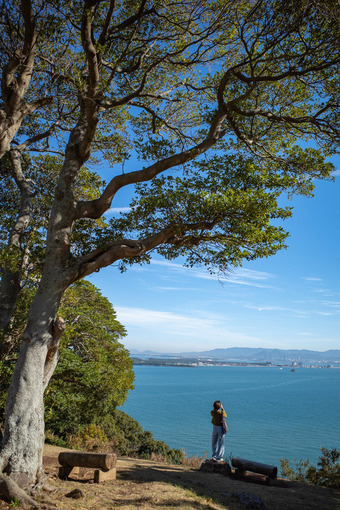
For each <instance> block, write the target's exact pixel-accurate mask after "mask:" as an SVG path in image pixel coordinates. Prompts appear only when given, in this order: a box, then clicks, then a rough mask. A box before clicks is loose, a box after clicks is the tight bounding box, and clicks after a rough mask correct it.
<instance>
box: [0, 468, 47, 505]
mask: <svg viewBox="0 0 340 510" xmlns="http://www.w3.org/2000/svg"><path fill="white" fill-rule="evenodd" d="M0 497H2V498H3V499H4V500H5V501H7V502H8V503H10V502H11V501H17V502H18V503H19V504H20V505H21V507H22V508H36V509H41V510H52V509H53V510H55V509H56V506H55V505H54V504H53V503H50V502H42V503H37V502H36V501H35V500H34V499H33V498H32V497H31V496H29V495H28V494H27V493H26V492H25V491H24V490H23V489H21V488H20V487H19V485H18V484H17V483H16V482H15V481H14V480H12V479H11V478H9V476H7V475H4V474H1V473H0ZM44 499H45V498H44ZM46 499H47V498H46ZM46 499H45V501H46Z"/></svg>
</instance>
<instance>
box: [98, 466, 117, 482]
mask: <svg viewBox="0 0 340 510" xmlns="http://www.w3.org/2000/svg"><path fill="white" fill-rule="evenodd" d="M116 475H117V470H116V468H112V469H109V470H108V471H102V470H101V469H95V471H94V481H95V483H100V482H105V481H106V480H115V479H116Z"/></svg>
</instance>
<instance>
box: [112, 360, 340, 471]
mask: <svg viewBox="0 0 340 510" xmlns="http://www.w3.org/2000/svg"><path fill="white" fill-rule="evenodd" d="M134 371H135V389H134V390H132V391H131V392H130V394H129V397H128V399H127V401H126V403H125V404H124V406H123V407H122V410H123V411H125V412H126V413H128V414H129V415H130V416H132V417H133V418H134V419H136V420H137V421H138V422H139V423H140V424H141V426H142V427H143V428H144V429H145V430H150V431H151V432H152V433H153V435H154V437H155V439H159V440H163V441H165V442H166V443H167V444H168V445H169V446H170V447H171V448H179V449H182V448H184V449H185V451H186V453H187V455H188V456H192V455H198V456H203V455H204V453H205V452H207V453H208V456H211V450H210V448H211V427H212V426H211V423H210V420H211V417H210V410H211V409H212V403H213V401H214V400H221V402H222V403H223V405H224V408H225V409H226V411H227V414H228V418H227V421H228V426H229V432H228V434H227V436H226V456H227V457H228V456H229V454H232V455H233V456H234V457H244V458H248V459H250V460H254V461H257V462H265V463H268V464H275V465H277V466H278V467H279V466H280V463H279V458H280V457H282V458H287V459H289V460H290V461H293V459H296V460H300V459H307V458H308V459H310V461H311V462H312V463H313V464H316V462H317V460H318V458H319V456H320V448H321V447H322V446H324V447H326V448H335V447H336V448H338V449H340V370H338V369H317V368H315V369H314V368H301V369H300V368H299V369H297V370H296V372H291V371H290V369H289V368H283V369H280V368H272V367H268V368H257V367H256V368H255V367H195V368H184V367H153V366H151V367H150V366H135V367H134Z"/></svg>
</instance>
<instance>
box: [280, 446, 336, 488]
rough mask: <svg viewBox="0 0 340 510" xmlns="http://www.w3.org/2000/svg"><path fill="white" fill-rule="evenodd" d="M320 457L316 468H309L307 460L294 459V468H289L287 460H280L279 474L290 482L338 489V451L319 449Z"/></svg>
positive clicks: (334, 449)
mask: <svg viewBox="0 0 340 510" xmlns="http://www.w3.org/2000/svg"><path fill="white" fill-rule="evenodd" d="M321 453H322V455H321V456H320V459H319V461H318V463H317V466H319V467H316V466H311V465H310V463H309V460H305V461H303V460H300V461H298V462H297V461H296V460H295V459H294V464H295V467H294V466H291V464H290V463H289V461H288V460H287V459H280V462H281V473H282V475H283V476H285V477H287V478H289V479H290V480H297V481H299V482H306V483H310V484H312V485H321V486H323V487H329V488H331V489H339V488H340V463H339V462H338V460H339V458H340V451H339V450H337V449H336V448H333V449H332V450H327V448H321Z"/></svg>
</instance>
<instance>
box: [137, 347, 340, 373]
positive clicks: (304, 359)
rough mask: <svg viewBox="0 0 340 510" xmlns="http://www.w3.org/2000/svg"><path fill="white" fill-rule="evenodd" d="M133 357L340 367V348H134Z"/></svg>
mask: <svg viewBox="0 0 340 510" xmlns="http://www.w3.org/2000/svg"><path fill="white" fill-rule="evenodd" d="M130 356H131V358H132V360H133V363H134V364H136V365H156V366H187V367H193V366H236V367H239V366H250V367H255V366H258V367H273V366H274V367H291V368H292V367H315V368H317V367H323V368H340V350H328V351H325V352H320V351H310V350H307V349H301V350H298V349H265V348H253V347H229V348H225V349H212V350H210V351H203V352H183V353H160V352H154V351H136V350H131V353H130Z"/></svg>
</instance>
